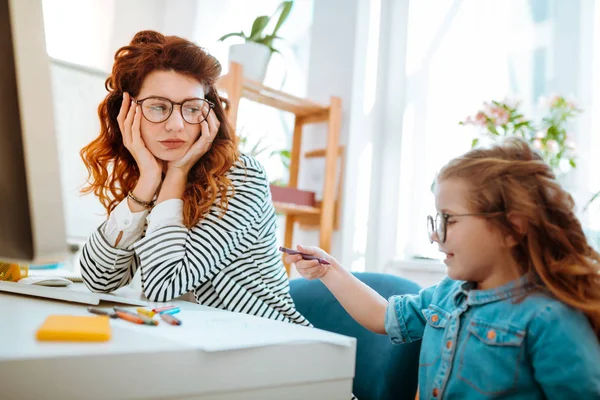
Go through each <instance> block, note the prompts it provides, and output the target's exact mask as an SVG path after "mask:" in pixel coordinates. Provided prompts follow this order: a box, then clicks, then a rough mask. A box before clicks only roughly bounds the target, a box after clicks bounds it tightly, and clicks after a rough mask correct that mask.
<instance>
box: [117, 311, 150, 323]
mask: <svg viewBox="0 0 600 400" xmlns="http://www.w3.org/2000/svg"><path fill="white" fill-rule="evenodd" d="M115 314H117V317H119V318H121V319H124V320H125V321H129V322H133V323H134V324H143V323H144V320H143V319H141V318H140V317H138V316H136V315H134V314H129V313H125V312H123V311H115Z"/></svg>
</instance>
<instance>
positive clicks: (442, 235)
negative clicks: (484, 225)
mask: <svg viewBox="0 0 600 400" xmlns="http://www.w3.org/2000/svg"><path fill="white" fill-rule="evenodd" d="M500 214H504V211H493V212H485V213H469V214H447V213H437V214H436V215H435V220H434V219H433V217H432V216H431V215H428V216H427V234H428V235H429V242H430V243H433V239H432V238H431V237H432V236H433V233H434V232H435V233H436V234H437V237H438V241H439V242H440V243H445V242H446V230H447V226H448V220H449V219H450V218H453V217H493V216H496V215H500ZM440 217H441V218H442V219H441V221H442V226H443V229H442V232H439V231H438V229H437V227H438V218H440Z"/></svg>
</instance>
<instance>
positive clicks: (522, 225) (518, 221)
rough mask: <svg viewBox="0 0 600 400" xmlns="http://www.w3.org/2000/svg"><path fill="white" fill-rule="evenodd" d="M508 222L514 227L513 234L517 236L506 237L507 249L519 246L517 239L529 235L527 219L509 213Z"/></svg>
mask: <svg viewBox="0 0 600 400" xmlns="http://www.w3.org/2000/svg"><path fill="white" fill-rule="evenodd" d="M507 218H508V222H510V224H511V225H512V228H513V232H515V233H516V235H515V234H509V235H506V236H505V237H504V244H505V246H506V247H514V246H516V245H517V239H520V238H522V237H523V236H525V235H526V234H527V222H526V221H525V218H523V217H521V216H519V215H515V214H514V213H509V214H508V215H507Z"/></svg>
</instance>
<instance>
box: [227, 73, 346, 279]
mask: <svg viewBox="0 0 600 400" xmlns="http://www.w3.org/2000/svg"><path fill="white" fill-rule="evenodd" d="M217 87H218V88H219V89H220V90H222V91H224V92H226V93H227V97H228V100H229V102H230V106H229V114H228V118H229V121H230V123H231V125H232V126H233V127H234V129H235V128H236V125H237V115H238V108H239V103H240V100H241V99H242V98H246V99H249V100H252V101H254V102H257V103H260V104H265V105H267V106H270V107H273V108H276V109H278V110H283V111H287V112H290V113H292V114H294V115H295V122H294V134H293V138H292V149H291V157H290V178H289V184H288V187H290V188H297V187H298V176H299V172H300V160H301V154H300V153H301V148H302V128H303V127H304V125H306V124H312V123H321V122H327V123H328V132H327V144H326V146H325V148H324V149H318V150H312V151H308V152H306V153H305V154H304V158H311V157H324V158H325V175H324V180H323V192H322V199H321V201H320V202H319V203H318V204H316V205H315V206H314V207H310V206H304V205H297V204H293V203H281V202H274V206H275V210H276V211H277V212H278V213H281V214H284V215H285V216H286V223H285V237H284V246H286V247H292V243H293V242H292V239H293V233H294V225H295V223H297V222H300V223H303V224H306V225H315V224H316V225H317V226H318V228H319V247H321V248H322V249H323V250H325V251H327V252H330V251H331V239H332V235H333V230H334V227H335V224H336V223H337V220H338V218H337V213H338V210H339V207H338V204H337V203H338V202H337V201H336V197H337V196H338V195H339V194H338V193H336V192H339V191H340V190H339V189H338V187H339V185H338V184H336V178H338V179H339V182H341V176H338V175H339V173H338V171H337V170H338V158H339V157H342V156H343V149H342V148H341V147H340V145H339V140H340V129H341V119H342V102H341V99H340V98H339V97H335V96H332V97H331V99H330V103H329V105H327V106H323V105H321V104H318V103H315V102H313V101H310V100H307V99H303V98H299V97H296V96H292V95H290V94H287V93H284V92H282V91H279V90H275V89H273V88H270V87H267V86H265V85H263V84H262V83H259V82H256V81H252V80H249V79H247V78H244V74H243V68H242V66H241V65H240V64H237V63H231V64H230V65H229V72H228V73H227V74H226V75H223V76H222V77H221V78H220V79H219V81H218V82H217ZM286 269H287V271H288V274H289V266H288V265H286Z"/></svg>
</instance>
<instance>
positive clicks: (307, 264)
mask: <svg viewBox="0 0 600 400" xmlns="http://www.w3.org/2000/svg"><path fill="white" fill-rule="evenodd" d="M296 247H297V250H298V251H299V252H301V253H305V254H310V255H311V256H315V257H318V258H322V259H324V260H327V261H329V262H330V263H331V265H326V264H321V263H319V261H318V260H305V259H303V258H302V256H301V255H300V254H295V255H291V254H285V255H284V257H283V261H284V262H285V263H286V264H295V266H296V269H297V270H298V273H299V274H300V275H301V276H302V277H303V278H306V279H309V280H312V279H320V278H323V277H324V276H325V275H327V272H329V270H330V269H331V266H332V265H333V264H334V263H335V264H337V260H336V259H335V258H333V257H332V256H330V255H329V254H327V253H326V252H325V251H323V250H322V249H320V248H318V247H304V246H296Z"/></svg>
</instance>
